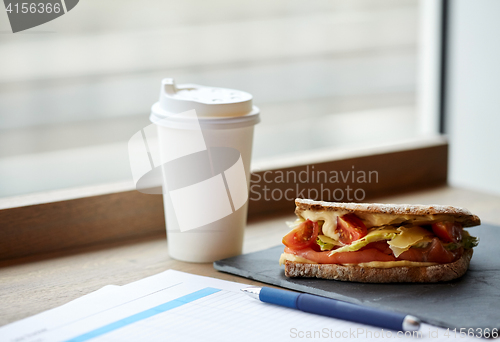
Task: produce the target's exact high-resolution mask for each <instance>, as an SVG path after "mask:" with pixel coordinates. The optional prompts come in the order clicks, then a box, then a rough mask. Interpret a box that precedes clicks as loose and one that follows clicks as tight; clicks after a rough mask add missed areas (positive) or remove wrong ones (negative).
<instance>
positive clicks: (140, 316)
mask: <svg viewBox="0 0 500 342" xmlns="http://www.w3.org/2000/svg"><path fill="white" fill-rule="evenodd" d="M219 291H221V290H220V289H215V288H213V287H206V288H204V289H201V290H199V291H196V292H193V293H190V294H188V295H185V296H182V297H179V298H177V299H174V300H171V301H169V302H166V303H163V304H161V305H158V306H155V307H154V308H151V309H148V310H145V311H142V312H139V313H137V314H135V315H132V316H129V317H125V318H123V319H121V320H119V321H116V322H113V323H110V324H107V325H105V326H103V327H100V328H97V329H94V330H92V331H89V332H87V333H85V334H82V335H79V336H77V337H73V338H71V339H69V340H66V342H83V341H88V340H90V339H92V338H95V337H98V336H101V335H104V334H107V333H109V332H111V331H114V330H117V329H120V328H123V327H124V326H127V325H130V324H132V323H135V322H138V321H142V320H144V319H146V318H149V317H152V316H155V315H158V314H160V313H163V312H165V311H168V310H172V309H175V308H177V307H179V306H182V305H184V304H188V303H191V302H194V301H195V300H198V299H200V298H203V297H207V296H209V295H211V294H214V293H217V292H219Z"/></svg>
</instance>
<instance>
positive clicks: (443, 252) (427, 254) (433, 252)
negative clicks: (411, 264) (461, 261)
mask: <svg viewBox="0 0 500 342" xmlns="http://www.w3.org/2000/svg"><path fill="white" fill-rule="evenodd" d="M462 253H463V249H461V248H459V249H457V250H455V251H449V250H447V249H446V248H444V246H443V243H442V242H441V241H440V240H439V239H438V238H434V239H432V242H431V243H430V245H429V246H427V247H426V248H410V249H409V250H407V251H405V252H403V253H401V254H400V255H399V257H398V260H408V261H418V262H436V263H438V264H447V263H450V262H453V261H455V260H457V259H458V258H460V256H462Z"/></svg>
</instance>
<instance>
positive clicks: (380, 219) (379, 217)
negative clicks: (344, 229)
mask: <svg viewBox="0 0 500 342" xmlns="http://www.w3.org/2000/svg"><path fill="white" fill-rule="evenodd" d="M347 213H348V211H344V210H341V211H312V210H305V211H302V212H300V213H299V215H300V216H301V217H303V218H304V219H309V220H311V221H319V220H323V221H325V223H324V224H323V227H322V230H323V234H324V235H326V236H328V237H330V238H332V239H334V240H337V241H338V239H339V233H338V232H336V230H337V217H339V216H342V215H345V214H347ZM355 214H356V216H357V217H359V218H360V219H361V220H362V221H363V223H364V224H365V225H366V228H368V229H370V228H372V227H380V226H388V225H398V224H402V223H404V224H411V225H421V224H429V223H433V222H441V221H450V220H451V221H453V220H454V218H452V217H450V216H449V215H391V214H374V213H359V212H356V213H355Z"/></svg>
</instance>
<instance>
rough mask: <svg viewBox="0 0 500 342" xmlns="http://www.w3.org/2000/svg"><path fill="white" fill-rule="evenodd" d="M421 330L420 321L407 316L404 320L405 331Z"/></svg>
mask: <svg viewBox="0 0 500 342" xmlns="http://www.w3.org/2000/svg"><path fill="white" fill-rule="evenodd" d="M419 329H420V320H419V319H418V318H417V317H415V316H411V315H407V316H406V317H405V318H404V319H403V330H404V331H417V330H419Z"/></svg>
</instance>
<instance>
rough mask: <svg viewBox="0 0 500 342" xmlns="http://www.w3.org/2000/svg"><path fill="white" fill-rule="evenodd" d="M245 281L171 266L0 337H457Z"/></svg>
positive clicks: (43, 340)
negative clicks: (296, 302)
mask: <svg viewBox="0 0 500 342" xmlns="http://www.w3.org/2000/svg"><path fill="white" fill-rule="evenodd" d="M244 287H247V285H244V284H240V283H234V282H228V281H223V280H219V279H214V278H208V277H202V276H196V275H192V274H188V273H183V272H178V271H174V270H168V271H165V272H163V273H160V274H157V275H154V276H151V277H148V278H145V279H142V280H139V281H136V282H133V283H130V284H128V285H125V286H112V285H111V286H105V287H103V288H102V289H100V290H98V291H96V292H93V293H91V294H88V295H86V296H83V297H81V298H78V299H76V300H74V301H72V302H69V303H67V304H65V305H62V306H60V307H58V308H55V309H52V310H48V311H45V312H43V313H41V314H38V315H35V316H32V317H29V318H26V319H23V320H20V321H18V322H15V323H12V324H9V325H6V326H4V327H1V328H0V341H9V342H14V341H15V342H35V341H36V342H48V341H93V342H101V341H109V342H111V341H115V342H117V341H234V342H236V341H237V342H240V341H298V340H304V341H311V340H317V341H328V340H355V341H363V340H380V341H387V340H399V339H408V338H410V339H416V340H419V341H420V340H429V341H438V340H444V341H448V340H454V339H455V335H454V333H453V332H450V331H448V333H447V330H446V329H441V328H436V327H432V326H429V325H425V324H424V325H423V326H422V328H421V330H420V332H419V333H418V336H417V335H416V334H415V336H413V337H411V336H409V335H412V334H410V333H407V334H406V336H405V335H404V334H403V333H397V332H395V331H390V330H385V329H384V330H383V329H380V328H375V327H369V326H365V325H362V324H357V323H352V322H346V321H342V320H337V319H333V318H328V317H323V316H318V315H313V314H308V313H304V312H301V311H298V310H293V309H289V308H284V307H280V306H276V305H272V304H267V303H262V302H260V301H258V300H256V299H253V298H251V297H249V296H247V295H245V294H244V293H242V292H241V291H240V289H241V288H244ZM459 336H460V335H457V337H459ZM459 340H460V341H465V340H468V338H460V339H459ZM474 340H475V341H477V340H476V339H474Z"/></svg>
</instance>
